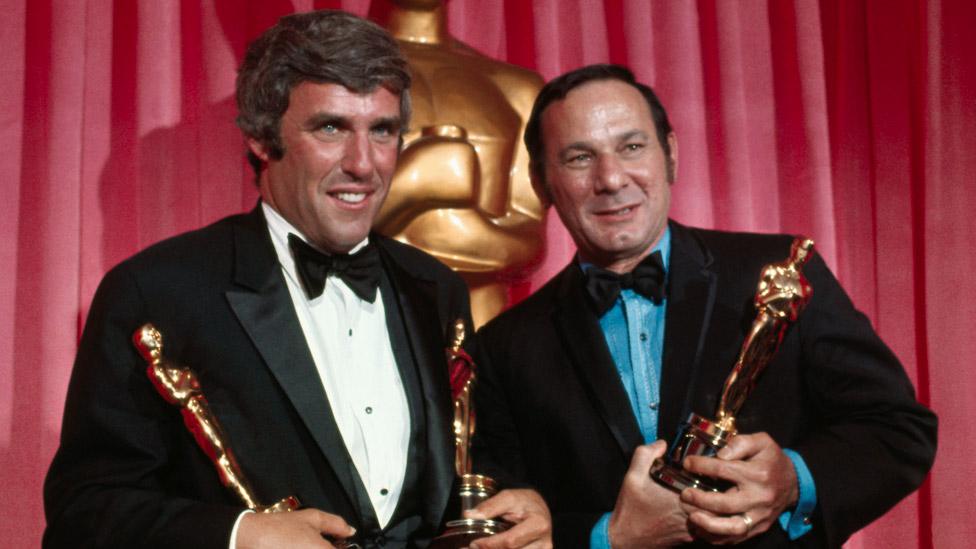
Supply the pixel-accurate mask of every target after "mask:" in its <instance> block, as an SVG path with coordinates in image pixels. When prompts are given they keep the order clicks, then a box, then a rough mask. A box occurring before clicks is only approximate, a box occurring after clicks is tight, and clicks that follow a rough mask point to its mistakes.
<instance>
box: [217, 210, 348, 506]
mask: <svg viewBox="0 0 976 549" xmlns="http://www.w3.org/2000/svg"><path fill="white" fill-rule="evenodd" d="M253 217H255V218H256V223H255V224H254V225H253V226H239V227H235V229H236V231H235V235H234V236H235V241H234V246H235V248H234V249H235V257H236V265H235V271H234V279H235V282H236V283H237V284H238V285H240V286H241V287H240V289H236V290H230V291H228V292H227V300H228V301H229V302H230V306H231V308H232V309H233V310H234V313H235V314H236V315H237V318H238V320H239V321H240V323H241V325H242V326H243V327H244V329H245V330H246V331H247V333H248V335H249V336H250V338H251V340H252V341H253V342H254V346H255V347H257V349H258V352H259V353H260V354H261V358H262V359H264V362H265V363H266V364H267V365H268V368H269V369H270V370H271V372H272V374H273V375H274V377H275V379H277V380H278V383H279V384H280V385H281V387H282V389H283V390H284V392H285V394H286V395H287V396H288V399H289V400H290V401H291V403H292V405H293V406H294V407H295V410H296V411H297V412H298V415H299V416H300V417H301V418H302V421H303V422H304V423H305V426H306V427H307V428H308V430H309V432H310V433H311V435H312V438H313V439H315V442H316V443H317V444H318V446H319V448H320V449H321V450H322V453H323V454H325V457H326V459H328V461H329V464H330V465H331V466H332V469H333V471H334V472H335V474H336V476H337V477H338V478H339V481H340V482H341V483H342V487H343V489H345V491H346V494H347V495H348V497H349V498H350V500H351V501H354V502H355V501H357V499H356V494H357V491H356V483H358V482H360V481H359V477H358V476H357V475H356V473H355V467H354V466H353V463H352V459H351V458H350V457H349V454H348V452H347V451H346V446H345V443H344V442H343V440H342V435H341V434H340V432H339V427H338V425H337V424H336V422H335V418H334V416H333V415H332V408H331V406H330V405H329V401H328V397H327V396H326V394H325V390H324V388H323V387H322V383H321V380H320V379H319V375H318V372H317V370H316V368H315V363H314V361H313V360H312V354H311V352H310V351H309V349H308V343H307V342H306V341H305V336H304V334H303V332H302V327H301V324H300V323H299V321H298V317H297V316H296V315H295V309H294V307H293V305H292V302H291V296H290V294H289V293H288V288H287V287H286V286H285V282H284V279H283V278H282V274H281V269H280V267H279V264H278V261H277V257H276V256H275V254H274V248H273V247H272V244H271V240H270V235H269V234H268V231H267V228H266V226H265V223H264V217H263V216H262V215H261V214H260V209H259V210H258V211H257V212H256V213H255V214H254V215H253ZM360 518H361V517H360Z"/></svg>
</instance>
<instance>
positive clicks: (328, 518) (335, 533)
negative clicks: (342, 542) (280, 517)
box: [298, 509, 356, 538]
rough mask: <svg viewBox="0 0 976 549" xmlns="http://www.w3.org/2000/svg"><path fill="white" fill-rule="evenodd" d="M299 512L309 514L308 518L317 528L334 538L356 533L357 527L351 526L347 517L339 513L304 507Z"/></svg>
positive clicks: (346, 536)
mask: <svg viewBox="0 0 976 549" xmlns="http://www.w3.org/2000/svg"><path fill="white" fill-rule="evenodd" d="M298 513H306V514H308V519H309V521H310V523H311V524H313V525H314V526H315V528H316V529H317V530H318V531H319V532H322V533H323V534H325V535H327V536H330V537H334V538H348V537H350V536H352V535H354V534H355V533H356V529H355V528H353V527H352V526H349V523H347V522H346V519H344V518H342V517H340V516H339V515H333V514H331V513H326V512H325V511H319V510H318V509H304V510H302V511H298Z"/></svg>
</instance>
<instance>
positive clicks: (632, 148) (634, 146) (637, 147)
mask: <svg viewBox="0 0 976 549" xmlns="http://www.w3.org/2000/svg"><path fill="white" fill-rule="evenodd" d="M642 150H644V144H643V143H627V144H626V145H624V152H625V153H627V154H635V153H639V152H640V151H642Z"/></svg>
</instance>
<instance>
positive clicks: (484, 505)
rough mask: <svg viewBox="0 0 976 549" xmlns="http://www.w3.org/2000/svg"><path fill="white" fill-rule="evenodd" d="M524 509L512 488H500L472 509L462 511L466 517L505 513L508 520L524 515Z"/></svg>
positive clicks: (518, 518) (515, 519)
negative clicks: (500, 489)
mask: <svg viewBox="0 0 976 549" xmlns="http://www.w3.org/2000/svg"><path fill="white" fill-rule="evenodd" d="M524 513H525V510H524V509H523V508H522V506H521V505H520V504H519V500H518V498H517V497H516V494H514V493H513V491H512V490H502V491H501V492H499V493H497V494H495V495H494V496H492V497H490V498H488V499H486V500H485V501H482V502H481V503H479V504H478V506H477V507H475V508H474V509H469V510H468V511H465V512H464V516H465V517H466V518H473V519H493V518H496V517H498V516H501V515H506V516H507V517H508V519H509V520H512V521H517V520H520V519H522V518H523V517H524Z"/></svg>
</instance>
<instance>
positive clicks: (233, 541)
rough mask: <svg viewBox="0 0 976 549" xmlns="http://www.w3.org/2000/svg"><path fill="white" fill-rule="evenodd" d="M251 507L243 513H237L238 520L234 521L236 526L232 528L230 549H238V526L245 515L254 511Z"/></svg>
mask: <svg viewBox="0 0 976 549" xmlns="http://www.w3.org/2000/svg"><path fill="white" fill-rule="evenodd" d="M253 512H254V511H251V510H250V509H247V510H245V511H243V512H242V513H241V514H239V515H237V520H235V521H234V527H233V528H231V530H230V545H229V549H237V528H238V527H239V526H240V525H241V519H242V518H244V515H246V514H248V513H253Z"/></svg>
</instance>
